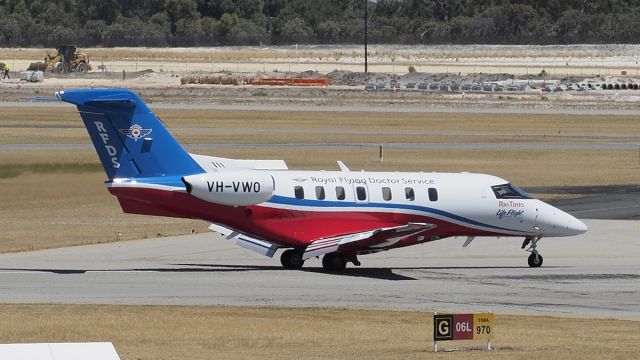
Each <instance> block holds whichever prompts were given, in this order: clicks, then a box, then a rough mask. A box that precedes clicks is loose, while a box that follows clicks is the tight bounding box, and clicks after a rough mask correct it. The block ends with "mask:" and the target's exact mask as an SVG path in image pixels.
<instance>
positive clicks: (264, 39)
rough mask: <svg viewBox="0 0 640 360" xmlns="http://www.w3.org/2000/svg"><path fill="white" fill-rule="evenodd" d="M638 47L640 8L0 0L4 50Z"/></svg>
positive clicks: (433, 1) (621, 4) (500, 0)
mask: <svg viewBox="0 0 640 360" xmlns="http://www.w3.org/2000/svg"><path fill="white" fill-rule="evenodd" d="M365 4H366V6H367V13H368V38H369V42H370V43H372V44H373V43H378V44H389V43H393V44H471V43H482V44H564V43H632V42H633V43H637V42H638V41H639V40H640V26H639V25H638V23H637V22H636V21H637V19H639V18H640V16H639V15H640V0H486V1H483V0H377V1H373V0H368V1H367V0H133V1H126V0H0V46H22V47H28V46H44V47H52V46H56V45H60V44H78V45H80V46H106V47H112V46H217V45H268V44H273V45H285V44H355V43H361V42H362V41H363V37H364V29H365V26H364V13H365Z"/></svg>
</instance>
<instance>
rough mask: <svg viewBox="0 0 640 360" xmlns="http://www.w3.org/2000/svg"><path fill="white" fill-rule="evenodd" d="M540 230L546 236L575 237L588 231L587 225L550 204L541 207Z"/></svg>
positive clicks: (538, 219)
mask: <svg viewBox="0 0 640 360" xmlns="http://www.w3.org/2000/svg"><path fill="white" fill-rule="evenodd" d="M540 208H541V211H540V212H539V216H538V218H537V223H538V226H539V229H540V231H541V233H542V234H543V235H546V236H574V235H580V234H583V233H585V232H586V231H587V225H585V224H584V223H583V222H582V221H580V220H578V219H576V218H575V217H573V216H572V215H570V214H568V213H566V212H564V211H562V210H560V209H558V208H556V207H553V206H551V205H549V204H544V205H542V206H540Z"/></svg>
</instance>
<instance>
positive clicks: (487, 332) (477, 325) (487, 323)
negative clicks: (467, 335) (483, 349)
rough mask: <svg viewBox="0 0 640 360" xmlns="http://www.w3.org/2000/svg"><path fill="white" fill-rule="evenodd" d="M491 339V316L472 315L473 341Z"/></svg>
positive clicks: (488, 314) (487, 314) (490, 314)
mask: <svg viewBox="0 0 640 360" xmlns="http://www.w3.org/2000/svg"><path fill="white" fill-rule="evenodd" d="M492 338H493V314H492V313H482V314H473V339H474V340H489V339H492Z"/></svg>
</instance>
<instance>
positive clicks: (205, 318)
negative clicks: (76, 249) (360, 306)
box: [0, 305, 640, 360]
mask: <svg viewBox="0 0 640 360" xmlns="http://www.w3.org/2000/svg"><path fill="white" fill-rule="evenodd" d="M431 316H432V314H431V313H429V312H417V311H372V310H335V309H287V308H281V309H279V308H253V307H242V308H239V307H191V306H110V305H0V318H2V319H3V321H2V322H0V334H1V335H0V342H3V343H12V342H56V341H58V342H62V341H65V342H66V341H112V342H113V343H114V345H115V347H116V349H117V351H118V352H119V354H120V355H121V357H122V359H123V360H127V359H156V360H160V359H248V358H254V359H255V358H260V359H299V358H301V357H302V358H308V359H316V358H317V359H387V358H394V359H418V358H420V359H424V358H428V359H440V358H447V359H467V358H481V359H496V358H498V359H525V358H531V357H535V358H544V359H546V360H555V359H557V360H566V359H567V358H570V359H604V358H608V359H634V358H636V357H637V355H638V353H637V351H638V347H637V346H638V345H637V344H638V340H639V339H640V337H639V335H638V334H639V333H640V322H638V321H624V320H610V319H579V318H556V317H541V316H511V315H496V328H495V334H496V335H495V339H494V341H493V345H494V348H495V350H494V351H491V352H486V351H464V352H453V353H451V352H449V353H439V354H434V353H432V352H431V350H432V342H431V337H432V333H433V330H432V326H431V323H432V317H431ZM441 345H442V346H441V348H445V349H446V348H449V349H452V348H462V349H468V350H471V349H476V350H477V349H480V348H481V346H482V345H483V344H482V343H478V342H476V343H471V342H459V343H448V344H444V343H441Z"/></svg>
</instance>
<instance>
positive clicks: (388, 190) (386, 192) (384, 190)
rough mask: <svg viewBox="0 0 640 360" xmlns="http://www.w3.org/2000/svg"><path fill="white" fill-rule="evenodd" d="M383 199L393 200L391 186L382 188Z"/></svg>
mask: <svg viewBox="0 0 640 360" xmlns="http://www.w3.org/2000/svg"><path fill="white" fill-rule="evenodd" d="M382 199H384V201H390V200H391V188H388V187H386V186H385V187H383V188H382Z"/></svg>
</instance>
